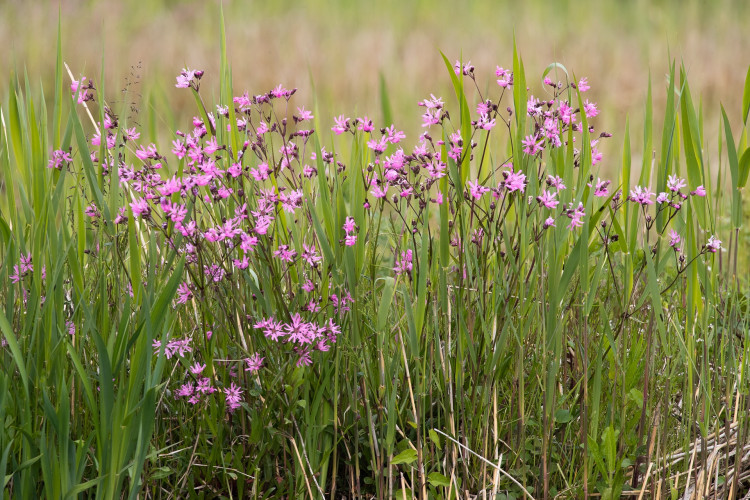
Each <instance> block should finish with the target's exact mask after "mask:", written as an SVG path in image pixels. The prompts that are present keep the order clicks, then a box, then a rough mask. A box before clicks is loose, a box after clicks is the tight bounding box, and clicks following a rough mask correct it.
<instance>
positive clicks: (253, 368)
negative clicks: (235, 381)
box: [245, 352, 266, 373]
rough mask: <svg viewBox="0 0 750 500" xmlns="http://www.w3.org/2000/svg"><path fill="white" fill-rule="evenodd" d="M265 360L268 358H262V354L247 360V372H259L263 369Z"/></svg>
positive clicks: (254, 355) (256, 354)
mask: <svg viewBox="0 0 750 500" xmlns="http://www.w3.org/2000/svg"><path fill="white" fill-rule="evenodd" d="M264 359H266V358H261V357H260V354H258V353H257V352H256V353H255V354H253V355H252V356H250V357H249V358H245V364H247V368H245V371H246V372H250V373H255V372H257V371H258V370H260V369H261V368H262V367H263V360H264Z"/></svg>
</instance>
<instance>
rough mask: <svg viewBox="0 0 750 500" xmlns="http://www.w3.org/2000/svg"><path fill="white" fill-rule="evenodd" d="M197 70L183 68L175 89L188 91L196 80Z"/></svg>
mask: <svg viewBox="0 0 750 500" xmlns="http://www.w3.org/2000/svg"><path fill="white" fill-rule="evenodd" d="M195 73H196V72H195V70H192V69H188V68H183V69H182V71H181V72H180V74H179V75H177V83H176V84H175V87H177V88H178V89H186V88H188V87H189V86H190V83H191V82H192V81H193V78H195V76H196V74H195Z"/></svg>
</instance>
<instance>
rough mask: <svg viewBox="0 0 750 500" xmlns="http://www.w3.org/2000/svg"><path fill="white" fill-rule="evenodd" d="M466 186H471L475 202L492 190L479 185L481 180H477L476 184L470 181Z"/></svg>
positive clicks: (470, 189) (470, 190)
mask: <svg viewBox="0 0 750 500" xmlns="http://www.w3.org/2000/svg"><path fill="white" fill-rule="evenodd" d="M466 184H467V185H468V186H469V194H471V196H472V198H474V199H475V200H478V199H480V198H481V197H482V195H483V194H484V193H487V192H488V191H489V190H490V189H489V188H487V187H484V186H482V185H481V184H479V179H477V180H476V182H471V181H469V182H467V183H466Z"/></svg>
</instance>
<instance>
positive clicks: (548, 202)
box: [536, 189, 560, 208]
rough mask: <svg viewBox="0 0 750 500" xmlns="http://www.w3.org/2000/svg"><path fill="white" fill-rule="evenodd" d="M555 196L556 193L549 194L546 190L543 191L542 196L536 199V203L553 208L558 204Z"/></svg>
mask: <svg viewBox="0 0 750 500" xmlns="http://www.w3.org/2000/svg"><path fill="white" fill-rule="evenodd" d="M555 196H557V193H550V192H549V191H547V190H546V189H543V190H542V194H541V195H539V196H537V197H536V201H538V202H539V204H540V205H542V206H544V207H547V208H555V207H556V206H557V205H558V204H559V203H560V202H559V201H557V200H556V199H555Z"/></svg>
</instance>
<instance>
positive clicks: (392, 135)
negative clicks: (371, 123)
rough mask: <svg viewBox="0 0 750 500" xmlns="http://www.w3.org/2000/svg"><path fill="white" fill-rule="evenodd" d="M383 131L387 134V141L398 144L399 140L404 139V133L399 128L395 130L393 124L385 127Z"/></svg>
mask: <svg viewBox="0 0 750 500" xmlns="http://www.w3.org/2000/svg"><path fill="white" fill-rule="evenodd" d="M385 133H386V134H387V135H388V142H390V143H391V144H398V143H399V142H401V140H403V139H406V134H405V133H404V132H403V131H401V130H396V126H395V125H391V126H390V127H388V128H387V129H385Z"/></svg>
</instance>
